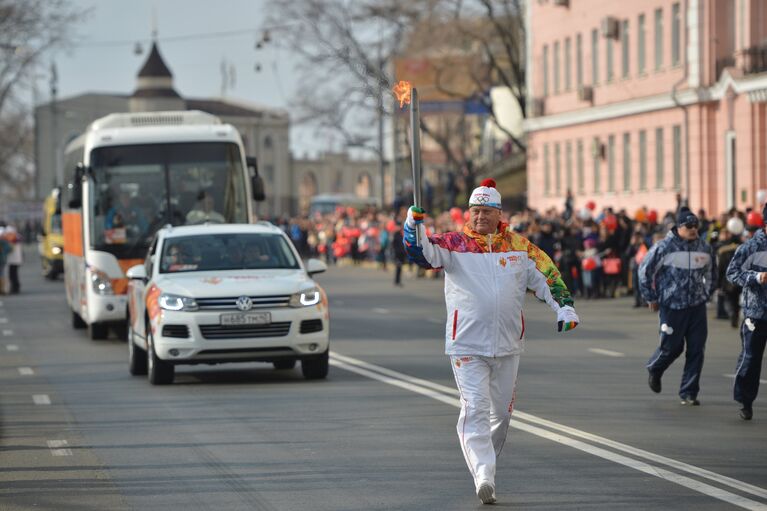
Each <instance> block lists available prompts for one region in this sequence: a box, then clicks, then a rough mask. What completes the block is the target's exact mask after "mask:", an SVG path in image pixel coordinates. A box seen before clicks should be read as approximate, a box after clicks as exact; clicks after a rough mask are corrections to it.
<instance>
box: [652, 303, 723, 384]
mask: <svg viewBox="0 0 767 511" xmlns="http://www.w3.org/2000/svg"><path fill="white" fill-rule="evenodd" d="M706 337H708V322H707V320H706V304H705V303H702V304H700V305H695V306H693V307H688V308H686V309H671V308H668V307H663V306H661V308H660V345H659V346H658V349H656V350H655V353H653V354H652V357H650V360H649V361H648V362H647V370H648V371H650V373H652V374H657V375H659V376H660V375H662V374H663V372H664V371H665V370H666V369H668V366H670V365H671V363H672V362H673V361H674V360H676V359H677V357H679V355H681V354H682V351H684V347H685V342H686V343H687V351H686V353H685V361H684V372H683V373H682V384H681V385H680V387H679V397H681V398H682V399H684V398H685V397H689V398H692V399H695V398H696V397H698V392H699V391H700V373H701V371H702V369H703V352H704V350H705V348H706Z"/></svg>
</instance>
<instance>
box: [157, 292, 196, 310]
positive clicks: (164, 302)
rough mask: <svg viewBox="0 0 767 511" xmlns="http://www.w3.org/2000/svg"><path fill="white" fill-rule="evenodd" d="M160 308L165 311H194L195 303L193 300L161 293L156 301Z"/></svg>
mask: <svg viewBox="0 0 767 511" xmlns="http://www.w3.org/2000/svg"><path fill="white" fill-rule="evenodd" d="M158 303H159V304H160V308H162V309H165V310H166V311H196V310H197V302H195V301H194V298H189V297H186V296H178V295H172V294H169V293H163V294H161V295H160V299H159V300H158Z"/></svg>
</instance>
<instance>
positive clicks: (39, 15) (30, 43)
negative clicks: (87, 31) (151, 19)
mask: <svg viewBox="0 0 767 511" xmlns="http://www.w3.org/2000/svg"><path fill="white" fill-rule="evenodd" d="M84 14H85V12H84V11H81V10H78V9H75V8H73V7H71V6H70V5H69V3H68V2H67V1H65V0H0V147H2V150H1V151H0V179H4V180H6V181H7V182H8V181H12V182H16V181H19V180H20V179H24V178H25V176H27V175H28V174H29V168H30V165H29V162H30V161H31V159H30V158H31V141H30V139H31V136H32V129H31V125H30V121H29V110H30V109H29V100H28V98H29V96H28V95H29V94H30V91H31V89H32V87H34V81H35V75H36V74H37V72H38V68H39V67H40V66H41V65H43V59H44V58H45V57H46V55H47V54H48V53H49V52H51V51H52V50H55V49H60V48H62V47H63V46H64V45H65V44H66V43H67V42H68V41H69V39H70V29H71V27H72V26H73V24H74V23H75V22H76V21H78V20H79V19H81V18H82V16H83V15H84Z"/></svg>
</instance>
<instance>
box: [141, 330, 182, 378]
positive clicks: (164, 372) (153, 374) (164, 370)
mask: <svg viewBox="0 0 767 511" xmlns="http://www.w3.org/2000/svg"><path fill="white" fill-rule="evenodd" d="M146 338H147V345H148V346H147V348H149V349H148V350H147V357H146V359H147V373H148V375H149V383H151V384H152V385H168V384H170V383H173V373H174V372H175V368H174V367H173V364H169V363H168V362H166V361H164V360H160V359H159V358H157V354H156V353H155V352H154V336H153V335H152V332H151V331H147V333H146Z"/></svg>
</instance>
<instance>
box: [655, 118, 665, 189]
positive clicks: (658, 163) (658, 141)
mask: <svg viewBox="0 0 767 511" xmlns="http://www.w3.org/2000/svg"><path fill="white" fill-rule="evenodd" d="M664 162H665V158H664V155H663V128H655V188H657V189H659V190H660V189H662V188H663V164H664Z"/></svg>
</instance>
